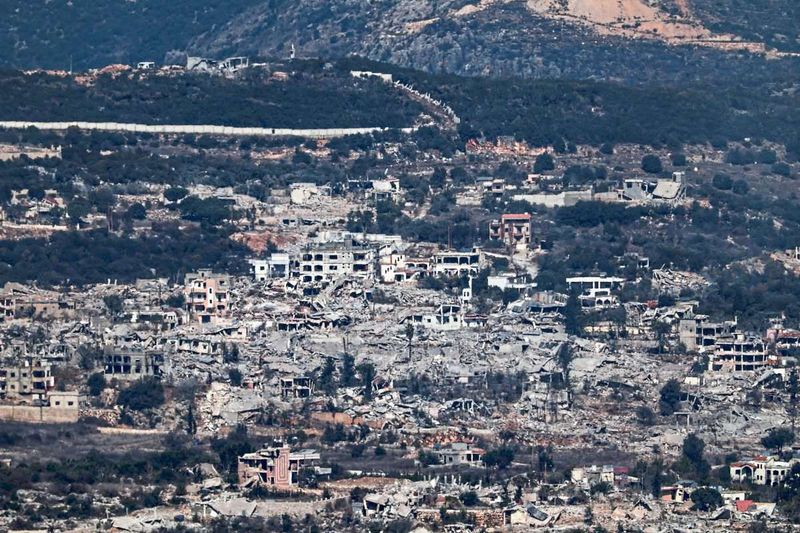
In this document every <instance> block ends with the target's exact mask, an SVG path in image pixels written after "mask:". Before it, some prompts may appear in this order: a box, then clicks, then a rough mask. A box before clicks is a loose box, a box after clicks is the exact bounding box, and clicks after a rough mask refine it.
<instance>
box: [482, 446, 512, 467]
mask: <svg viewBox="0 0 800 533" xmlns="http://www.w3.org/2000/svg"><path fill="white" fill-rule="evenodd" d="M513 461H514V449H513V448H509V447H508V446H501V447H500V448H496V449H494V450H490V451H488V452H486V453H485V454H484V456H483V464H485V465H486V466H488V467H490V468H491V467H497V468H498V469H499V470H505V469H506V468H508V467H509V466H511V463H512V462H513Z"/></svg>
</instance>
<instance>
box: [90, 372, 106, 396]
mask: <svg viewBox="0 0 800 533" xmlns="http://www.w3.org/2000/svg"><path fill="white" fill-rule="evenodd" d="M86 385H87V386H88V387H89V394H90V395H92V396H95V397H97V396H100V393H101V392H103V389H105V388H106V377H105V376H104V375H103V373H102V372H95V373H94V374H92V375H91V376H89V379H87V380H86Z"/></svg>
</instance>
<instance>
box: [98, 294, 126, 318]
mask: <svg viewBox="0 0 800 533" xmlns="http://www.w3.org/2000/svg"><path fill="white" fill-rule="evenodd" d="M103 303H104V304H105V306H106V309H108V312H109V313H110V314H111V315H112V316H117V315H118V314H120V313H121V312H122V303H123V300H122V296H120V295H119V294H107V295H105V296H103Z"/></svg>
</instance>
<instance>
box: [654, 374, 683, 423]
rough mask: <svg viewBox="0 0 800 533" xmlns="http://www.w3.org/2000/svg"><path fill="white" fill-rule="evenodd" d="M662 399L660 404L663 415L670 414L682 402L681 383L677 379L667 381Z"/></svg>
mask: <svg viewBox="0 0 800 533" xmlns="http://www.w3.org/2000/svg"><path fill="white" fill-rule="evenodd" d="M660 396H661V397H660V399H659V402H658V406H659V408H660V409H661V414H662V415H663V416H670V415H671V414H673V413H674V412H675V411H677V410H678V407H679V406H680V403H681V384H680V383H679V382H678V380H677V379H675V378H673V379H670V380H669V381H667V382H666V383H665V384H664V386H663V387H662V388H661V393H660Z"/></svg>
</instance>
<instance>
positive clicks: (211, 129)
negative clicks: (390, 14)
mask: <svg viewBox="0 0 800 533" xmlns="http://www.w3.org/2000/svg"><path fill="white" fill-rule="evenodd" d="M73 127H75V128H79V129H82V130H96V131H122V132H136V133H164V134H170V133H188V134H196V135H227V136H251V135H252V136H257V137H289V136H292V137H310V138H313V139H329V138H333V137H344V136H346V135H356V134H367V133H375V132H380V131H387V130H392V129H394V128H329V129H299V130H298V129H286V128H236V127H232V126H204V125H190V124H187V125H156V124H124V123H120V122H24V121H13V120H12V121H0V128H7V129H27V128H37V129H40V130H66V129H68V128H73ZM400 130H401V131H403V132H404V133H412V132H414V131H415V130H416V128H401V129H400Z"/></svg>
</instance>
